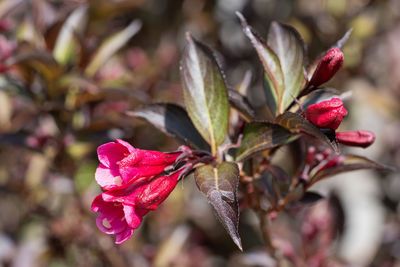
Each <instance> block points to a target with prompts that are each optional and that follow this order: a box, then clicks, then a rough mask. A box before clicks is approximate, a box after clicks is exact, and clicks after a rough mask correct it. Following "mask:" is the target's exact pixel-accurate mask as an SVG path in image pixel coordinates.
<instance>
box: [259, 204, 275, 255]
mask: <svg viewBox="0 0 400 267" xmlns="http://www.w3.org/2000/svg"><path fill="white" fill-rule="evenodd" d="M257 213H258V217H259V218H260V227H261V232H262V234H263V237H264V240H265V245H266V247H267V250H268V254H270V256H271V257H273V258H275V247H274V246H273V244H272V240H271V236H270V234H269V224H268V219H267V218H266V215H265V213H264V211H262V210H259V211H258V212H257Z"/></svg>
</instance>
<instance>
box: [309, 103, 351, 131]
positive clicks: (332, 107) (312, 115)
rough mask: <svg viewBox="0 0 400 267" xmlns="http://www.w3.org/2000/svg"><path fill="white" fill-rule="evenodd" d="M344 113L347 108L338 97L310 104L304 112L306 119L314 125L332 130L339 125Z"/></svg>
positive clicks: (344, 115) (345, 113)
mask: <svg viewBox="0 0 400 267" xmlns="http://www.w3.org/2000/svg"><path fill="white" fill-rule="evenodd" d="M346 115H347V110H346V109H345V108H344V106H343V102H342V100H340V99H339V98H332V99H331V100H328V101H323V102H320V103H317V104H313V105H310V106H308V107H307V110H306V112H305V117H306V119H307V120H309V121H310V122H311V123H312V124H314V125H315V126H318V127H320V128H330V129H333V130H336V129H337V128H338V127H339V125H340V123H341V122H342V120H343V118H344V117H346Z"/></svg>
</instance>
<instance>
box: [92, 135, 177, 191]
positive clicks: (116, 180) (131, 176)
mask: <svg viewBox="0 0 400 267" xmlns="http://www.w3.org/2000/svg"><path fill="white" fill-rule="evenodd" d="M97 154H98V157H99V161H100V164H99V166H98V167H97V170H96V173H95V179H96V181H97V183H98V184H99V185H100V186H101V187H103V189H105V190H111V189H118V188H124V187H127V186H129V185H130V184H132V183H135V182H138V181H141V180H147V179H150V178H152V177H154V176H156V175H160V174H161V173H162V172H163V171H164V170H165V168H166V167H168V166H170V165H172V164H173V163H174V162H175V161H176V159H177V158H178V157H179V155H180V154H181V152H175V153H162V152H159V151H149V150H142V149H137V148H134V147H133V146H131V145H130V144H129V143H127V142H125V141H123V140H120V139H117V140H116V142H110V143H107V144H104V145H102V146H100V147H98V149H97Z"/></svg>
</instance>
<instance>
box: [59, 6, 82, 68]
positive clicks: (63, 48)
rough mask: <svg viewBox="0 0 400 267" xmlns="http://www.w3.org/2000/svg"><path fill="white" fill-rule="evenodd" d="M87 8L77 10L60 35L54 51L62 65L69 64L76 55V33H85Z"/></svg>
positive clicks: (69, 18) (66, 22) (65, 23)
mask: <svg viewBox="0 0 400 267" xmlns="http://www.w3.org/2000/svg"><path fill="white" fill-rule="evenodd" d="M87 9H88V7H87V6H81V7H79V8H77V9H75V10H74V11H73V12H72V13H71V15H70V16H69V17H68V19H67V20H66V21H65V22H64V24H63V26H62V28H61V30H60V33H59V34H58V37H57V40H56V44H55V47H54V50H53V56H54V58H55V59H56V60H57V62H58V63H59V64H61V65H66V64H67V63H69V62H70V61H71V60H72V59H73V57H74V56H75V54H76V49H77V44H76V40H75V38H74V35H75V34H76V33H83V31H84V30H85V28H86V23H87Z"/></svg>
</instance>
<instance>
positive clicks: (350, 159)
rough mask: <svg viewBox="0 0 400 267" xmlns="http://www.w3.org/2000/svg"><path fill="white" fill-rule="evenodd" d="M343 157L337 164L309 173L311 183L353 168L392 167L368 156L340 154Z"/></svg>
mask: <svg viewBox="0 0 400 267" xmlns="http://www.w3.org/2000/svg"><path fill="white" fill-rule="evenodd" d="M340 157H343V159H344V162H343V163H342V164H340V165H338V166H334V167H330V168H327V169H324V170H321V171H317V172H316V173H315V174H313V173H311V174H310V179H311V181H312V184H313V183H315V182H316V181H319V180H321V179H325V178H327V177H330V176H333V175H336V174H339V173H343V172H349V171H355V170H363V169H375V170H383V171H393V168H391V167H389V166H385V165H383V164H380V163H377V162H375V161H373V160H370V159H368V158H365V157H362V156H357V155H341V156H340Z"/></svg>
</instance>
